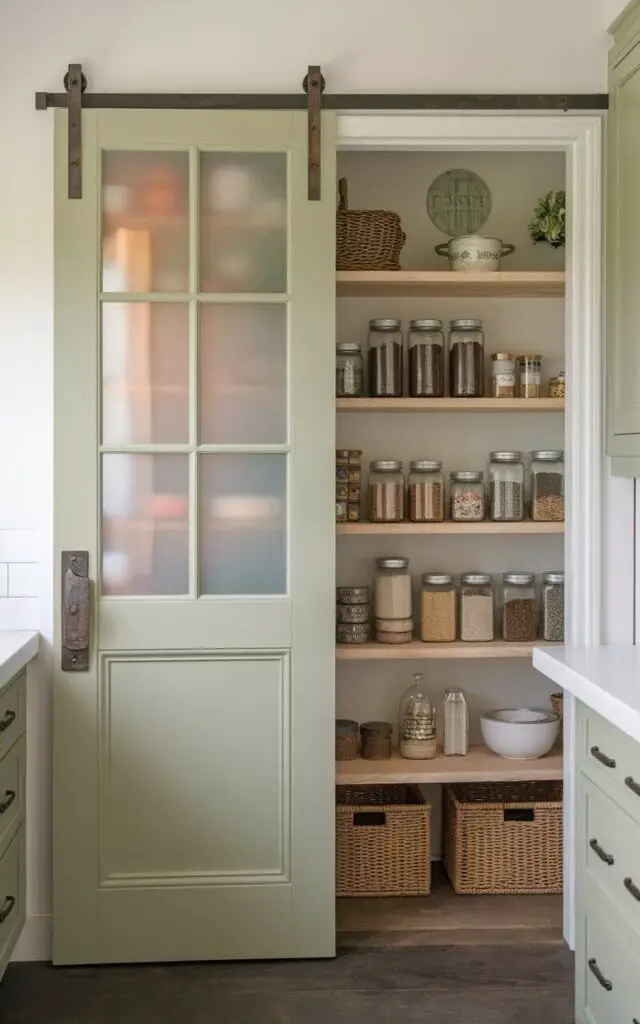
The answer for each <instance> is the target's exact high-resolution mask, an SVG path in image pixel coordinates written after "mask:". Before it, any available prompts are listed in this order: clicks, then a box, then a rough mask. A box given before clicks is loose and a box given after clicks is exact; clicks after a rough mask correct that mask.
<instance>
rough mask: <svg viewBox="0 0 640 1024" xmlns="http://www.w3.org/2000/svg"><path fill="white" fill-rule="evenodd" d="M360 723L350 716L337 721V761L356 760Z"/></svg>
mask: <svg viewBox="0 0 640 1024" xmlns="http://www.w3.org/2000/svg"><path fill="white" fill-rule="evenodd" d="M358 735H359V733H358V723H357V722H353V721H352V720H351V719H350V718H338V719H337V721H336V761H355V759H356V758H357V756H358Z"/></svg>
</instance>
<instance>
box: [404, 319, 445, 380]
mask: <svg viewBox="0 0 640 1024" xmlns="http://www.w3.org/2000/svg"><path fill="white" fill-rule="evenodd" d="M409 392H410V394H411V397H412V398H442V397H443V396H444V334H443V331H442V320H412V321H411V323H410V324H409Z"/></svg>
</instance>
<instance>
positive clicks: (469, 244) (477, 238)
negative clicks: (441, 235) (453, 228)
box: [436, 235, 516, 273]
mask: <svg viewBox="0 0 640 1024" xmlns="http://www.w3.org/2000/svg"><path fill="white" fill-rule="evenodd" d="M515 248H516V247H515V245H506V244H504V245H503V243H502V239H500V238H491V237H490V236H488V235H456V237H455V238H450V239H449V241H448V242H443V243H442V245H436V252H437V254H438V256H448V257H449V266H450V268H451V270H462V271H465V270H466V271H471V272H472V273H483V272H485V271H496V270H500V260H501V259H502V257H503V256H510V255H511V253H512V252H515Z"/></svg>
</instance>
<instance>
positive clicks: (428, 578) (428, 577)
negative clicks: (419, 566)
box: [422, 572, 453, 585]
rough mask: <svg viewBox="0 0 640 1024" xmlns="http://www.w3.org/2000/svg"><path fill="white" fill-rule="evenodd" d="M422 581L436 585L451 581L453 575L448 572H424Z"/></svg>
mask: <svg viewBox="0 0 640 1024" xmlns="http://www.w3.org/2000/svg"><path fill="white" fill-rule="evenodd" d="M422 582H423V583H434V584H436V585H437V584H446V583H453V576H452V575H451V573H450V572H425V573H423V574H422Z"/></svg>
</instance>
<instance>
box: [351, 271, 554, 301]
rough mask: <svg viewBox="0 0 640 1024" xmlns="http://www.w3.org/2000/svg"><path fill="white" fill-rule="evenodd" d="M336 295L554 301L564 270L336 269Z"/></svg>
mask: <svg viewBox="0 0 640 1024" xmlns="http://www.w3.org/2000/svg"><path fill="white" fill-rule="evenodd" d="M336 293H337V295H338V296H339V297H340V298H342V297H344V298H348V297H353V298H361V297H365V296H367V297H371V296H376V295H377V296H382V295H388V296H390V297H392V296H428V295H434V296H435V295H438V296H454V297H456V298H464V297H470V298H514V299H517V298H523V299H524V298H527V299H557V298H562V296H563V295H564V293H565V275H564V272H563V271H546V270H545V271H538V270H534V271H531V270H511V271H504V272H498V273H493V272H489V273H484V274H478V273H466V272H458V273H456V272H454V271H451V270H395V271H394V270H339V271H338V272H337V274H336Z"/></svg>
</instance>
